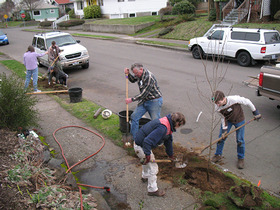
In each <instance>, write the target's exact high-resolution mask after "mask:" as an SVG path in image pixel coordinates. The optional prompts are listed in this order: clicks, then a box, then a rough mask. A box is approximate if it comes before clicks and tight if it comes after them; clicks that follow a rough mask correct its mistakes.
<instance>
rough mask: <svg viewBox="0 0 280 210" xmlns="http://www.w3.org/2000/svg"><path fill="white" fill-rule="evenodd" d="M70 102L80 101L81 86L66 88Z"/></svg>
mask: <svg viewBox="0 0 280 210" xmlns="http://www.w3.org/2000/svg"><path fill="white" fill-rule="evenodd" d="M68 93H69V97H70V103H77V102H81V101H82V95H83V88H79V87H75V88H70V89H69V90H68Z"/></svg>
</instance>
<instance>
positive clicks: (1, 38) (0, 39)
mask: <svg viewBox="0 0 280 210" xmlns="http://www.w3.org/2000/svg"><path fill="white" fill-rule="evenodd" d="M0 44H9V40H8V37H7V34H5V33H4V32H3V31H1V30H0Z"/></svg>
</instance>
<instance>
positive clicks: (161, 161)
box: [150, 160, 172, 163]
mask: <svg viewBox="0 0 280 210" xmlns="http://www.w3.org/2000/svg"><path fill="white" fill-rule="evenodd" d="M150 162H152V163H171V162H172V160H150Z"/></svg>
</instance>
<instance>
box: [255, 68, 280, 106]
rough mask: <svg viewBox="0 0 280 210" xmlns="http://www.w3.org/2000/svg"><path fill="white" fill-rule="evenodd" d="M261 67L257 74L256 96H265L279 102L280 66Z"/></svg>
mask: <svg viewBox="0 0 280 210" xmlns="http://www.w3.org/2000/svg"><path fill="white" fill-rule="evenodd" d="M276 66H279V67H273V66H263V67H262V68H261V70H260V74H259V85H258V89H257V96H265V97H268V98H269V99H271V100H278V101H280V64H277V65H276Z"/></svg>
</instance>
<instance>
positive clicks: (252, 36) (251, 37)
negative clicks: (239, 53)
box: [231, 31, 260, 42]
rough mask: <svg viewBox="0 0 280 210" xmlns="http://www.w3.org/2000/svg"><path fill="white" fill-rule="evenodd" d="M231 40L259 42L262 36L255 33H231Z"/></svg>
mask: <svg viewBox="0 0 280 210" xmlns="http://www.w3.org/2000/svg"><path fill="white" fill-rule="evenodd" d="M231 39H234V40H247V41H256V42H257V41H259V40H260V34H259V33H255V32H237V31H234V32H232V33H231Z"/></svg>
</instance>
